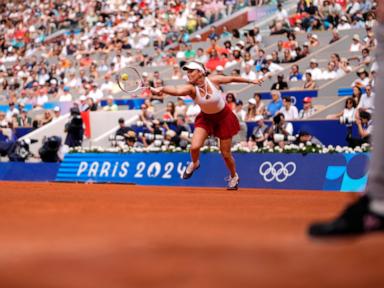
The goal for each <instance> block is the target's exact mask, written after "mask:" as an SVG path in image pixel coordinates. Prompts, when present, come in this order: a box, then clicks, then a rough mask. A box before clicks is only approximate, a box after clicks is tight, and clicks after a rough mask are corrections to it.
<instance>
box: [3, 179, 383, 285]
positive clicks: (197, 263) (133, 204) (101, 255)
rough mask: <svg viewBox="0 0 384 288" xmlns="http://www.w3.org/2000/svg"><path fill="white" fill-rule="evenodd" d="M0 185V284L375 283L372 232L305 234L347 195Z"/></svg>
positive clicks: (379, 262) (379, 268) (378, 252)
mask: <svg viewBox="0 0 384 288" xmlns="http://www.w3.org/2000/svg"><path fill="white" fill-rule="evenodd" d="M0 185H1V186H0V187H1V189H0V211H1V218H0V247H1V250H0V286H1V287H40V288H41V287H178V288H184V287H198V288H205V287H207V288H208V287H209V288H213V287H220V288H221V287H384V286H383V285H384V273H383V267H384V249H383V243H384V234H379V233H378V234H372V235H369V236H367V237H363V238H352V239H350V238H349V239H344V240H333V241H329V240H328V241H319V240H313V239H310V238H309V237H308V236H307V235H306V233H305V231H306V227H307V225H308V223H310V222H311V221H312V220H313V219H324V218H329V217H332V216H334V215H335V214H336V212H337V211H339V210H340V209H341V208H342V207H344V205H345V204H346V203H348V202H350V201H352V200H353V199H354V198H355V197H356V194H348V193H326V192H313V191H312V192H310V191H276V190H255V189H241V190H239V191H237V192H228V191H226V190H224V189H206V188H200V189H198V188H171V187H143V186H128V185H97V184H88V185H87V184H56V183H44V184H43V183H40V184H37V183H12V182H2V183H0Z"/></svg>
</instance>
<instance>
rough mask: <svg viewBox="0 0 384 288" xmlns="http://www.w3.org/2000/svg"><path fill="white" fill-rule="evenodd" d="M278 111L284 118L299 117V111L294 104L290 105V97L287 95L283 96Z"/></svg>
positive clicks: (294, 118)
mask: <svg viewBox="0 0 384 288" xmlns="http://www.w3.org/2000/svg"><path fill="white" fill-rule="evenodd" d="M279 112H280V113H281V114H284V118H285V119H286V120H288V121H290V120H296V119H297V118H299V112H298V111H297V108H296V106H294V105H292V98H291V97H289V96H285V97H283V107H281V108H280V110H279Z"/></svg>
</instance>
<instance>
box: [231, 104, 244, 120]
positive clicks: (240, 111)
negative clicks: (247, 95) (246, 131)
mask: <svg viewBox="0 0 384 288" xmlns="http://www.w3.org/2000/svg"><path fill="white" fill-rule="evenodd" d="M233 112H234V113H235V114H236V116H237V118H238V119H239V121H240V122H244V121H246V120H245V119H246V115H247V112H245V111H244V109H243V101H241V100H236V107H235V109H234V110H233Z"/></svg>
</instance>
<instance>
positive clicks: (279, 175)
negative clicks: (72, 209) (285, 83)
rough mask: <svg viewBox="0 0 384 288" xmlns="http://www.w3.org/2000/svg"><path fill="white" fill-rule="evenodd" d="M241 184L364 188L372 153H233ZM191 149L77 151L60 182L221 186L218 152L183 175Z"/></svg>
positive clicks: (224, 172)
mask: <svg viewBox="0 0 384 288" xmlns="http://www.w3.org/2000/svg"><path fill="white" fill-rule="evenodd" d="M234 157H235V159H236V164H237V169H238V173H239V176H240V179H241V180H240V183H241V184H240V187H244V188H245V187H249V188H273V189H304V190H305V189H308V190H334V191H335V190H336V191H362V190H363V189H364V188H365V185H366V182H367V172H366V171H367V163H368V160H369V154H367V153H356V154H341V153H340V154H338V153H337V154H307V155H302V154H273V153H265V154H253V153H235V154H234ZM189 161H190V156H189V154H188V153H131V154H129V153H127V154H119V153H74V154H67V155H66V157H65V159H64V161H63V162H62V163H61V165H60V168H59V171H58V173H57V176H56V181H64V182H65V181H70V182H96V183H132V184H141V185H166V186H200V187H201V186H203V187H204V186H206V187H223V186H225V184H226V183H225V181H224V178H225V177H226V176H228V171H227V169H226V167H225V164H224V161H223V159H222V157H221V155H220V154H218V153H203V154H202V155H201V167H200V169H199V170H197V171H195V174H194V175H193V177H192V178H190V179H188V180H183V179H181V175H182V174H183V172H184V169H185V167H186V165H187V164H188V163H189Z"/></svg>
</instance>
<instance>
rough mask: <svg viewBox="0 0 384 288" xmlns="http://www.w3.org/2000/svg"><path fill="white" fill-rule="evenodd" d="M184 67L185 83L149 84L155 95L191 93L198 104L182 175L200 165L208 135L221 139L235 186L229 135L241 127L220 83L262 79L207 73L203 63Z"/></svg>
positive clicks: (231, 186) (188, 174) (230, 183)
mask: <svg viewBox="0 0 384 288" xmlns="http://www.w3.org/2000/svg"><path fill="white" fill-rule="evenodd" d="M183 70H185V71H187V75H188V80H189V81H188V82H189V83H188V84H185V85H178V86H163V87H158V88H151V91H152V93H153V94H155V95H160V96H162V95H163V94H167V95H171V96H190V97H191V98H192V99H193V100H194V101H195V103H196V104H198V105H199V106H200V108H201V112H200V114H199V115H198V116H197V117H196V120H195V131H194V133H193V137H192V143H191V150H190V151H191V158H192V162H191V163H190V164H189V165H188V166H187V168H186V169H185V172H184V174H183V179H188V178H190V177H191V176H192V174H193V172H194V171H195V170H196V169H198V168H199V167H200V161H199V156H200V148H201V147H202V146H203V145H204V142H205V140H206V139H207V137H208V136H209V135H214V136H215V137H218V138H219V139H220V151H221V155H222V156H223V158H224V161H225V164H226V165H227V167H228V170H229V171H230V177H228V186H227V189H228V190H237V189H238V184H239V175H238V174H237V173H236V164H235V160H234V159H233V157H232V153H231V144H232V137H233V136H234V135H236V134H237V133H238V132H239V130H240V125H239V121H238V119H237V117H236V115H235V114H234V113H233V112H232V110H231V109H230V108H229V106H228V105H226V103H225V99H224V97H223V96H222V95H221V92H220V90H219V88H218V87H219V85H221V84H228V83H249V84H257V85H261V83H262V82H263V80H252V81H251V80H248V79H244V78H242V77H238V76H223V75H209V76H207V71H206V69H205V67H204V65H203V64H201V63H199V62H196V61H191V62H189V63H187V64H186V65H185V66H184V67H183Z"/></svg>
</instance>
